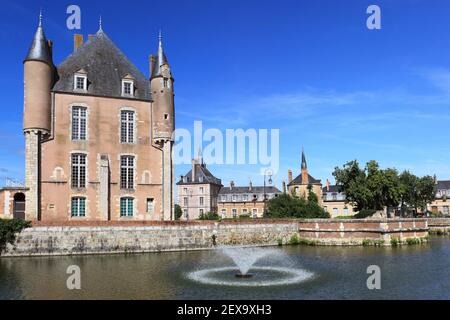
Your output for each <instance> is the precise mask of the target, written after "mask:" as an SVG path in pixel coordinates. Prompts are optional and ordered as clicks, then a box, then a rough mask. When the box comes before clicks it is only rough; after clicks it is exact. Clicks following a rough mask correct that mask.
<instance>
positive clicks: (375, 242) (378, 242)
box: [362, 239, 385, 247]
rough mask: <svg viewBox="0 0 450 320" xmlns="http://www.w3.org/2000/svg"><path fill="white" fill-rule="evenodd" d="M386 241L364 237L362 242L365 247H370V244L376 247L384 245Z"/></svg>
mask: <svg viewBox="0 0 450 320" xmlns="http://www.w3.org/2000/svg"><path fill="white" fill-rule="evenodd" d="M384 243H385V241H384V240H369V239H364V240H363V242H362V245H363V247H368V246H375V247H381V246H383V245H384Z"/></svg>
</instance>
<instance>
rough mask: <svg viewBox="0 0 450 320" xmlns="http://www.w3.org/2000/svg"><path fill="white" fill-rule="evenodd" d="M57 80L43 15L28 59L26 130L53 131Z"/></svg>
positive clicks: (25, 85)
mask: <svg viewBox="0 0 450 320" xmlns="http://www.w3.org/2000/svg"><path fill="white" fill-rule="evenodd" d="M53 82H54V66H53V61H52V49H51V43H50V42H49V41H47V39H46V38H45V34H44V29H43V28H42V18H40V21H39V27H38V29H37V31H36V34H35V36H34V39H33V43H32V44H31V48H30V50H29V52H28V55H27V57H26V58H25V61H24V116H23V129H24V131H29V130H38V131H41V132H43V133H50V130H51V89H52V86H53Z"/></svg>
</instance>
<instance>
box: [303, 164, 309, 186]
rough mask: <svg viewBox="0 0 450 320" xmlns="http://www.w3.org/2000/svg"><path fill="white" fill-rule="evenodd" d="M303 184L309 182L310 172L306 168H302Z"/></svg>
mask: <svg viewBox="0 0 450 320" xmlns="http://www.w3.org/2000/svg"><path fill="white" fill-rule="evenodd" d="M302 184H309V174H308V169H306V168H302Z"/></svg>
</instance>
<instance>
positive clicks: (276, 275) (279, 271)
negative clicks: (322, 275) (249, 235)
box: [187, 247, 314, 287]
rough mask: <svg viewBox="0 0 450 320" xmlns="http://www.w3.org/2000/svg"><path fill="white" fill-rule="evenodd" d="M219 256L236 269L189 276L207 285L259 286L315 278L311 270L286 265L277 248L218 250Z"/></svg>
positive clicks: (221, 269)
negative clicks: (228, 261)
mask: <svg viewBox="0 0 450 320" xmlns="http://www.w3.org/2000/svg"><path fill="white" fill-rule="evenodd" d="M217 253H219V254H220V255H221V256H222V257H226V258H228V259H230V260H232V261H233V263H234V266H230V267H221V268H212V269H203V270H198V271H194V272H191V273H189V274H187V277H188V278H189V279H190V280H193V281H196V282H198V283H201V284H207V285H220V286H237V287H256V286H279V285H289V284H296V283H300V282H303V281H306V280H309V279H311V278H313V276H314V274H313V273H311V272H309V271H306V270H303V269H298V268H292V267H289V266H286V264H289V258H288V256H287V255H286V254H285V253H284V252H283V251H281V250H277V249H271V248H259V247H219V248H218V249H217ZM260 262H265V263H266V264H267V263H270V266H262V265H260V264H259V263H260ZM274 264H276V265H274ZM280 264H281V265H280ZM277 265H278V266H277ZM250 271H251V273H250Z"/></svg>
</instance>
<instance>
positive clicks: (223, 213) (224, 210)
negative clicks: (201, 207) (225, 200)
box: [221, 209, 227, 219]
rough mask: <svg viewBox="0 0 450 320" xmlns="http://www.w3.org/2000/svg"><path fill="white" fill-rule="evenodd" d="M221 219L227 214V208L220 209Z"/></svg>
mask: <svg viewBox="0 0 450 320" xmlns="http://www.w3.org/2000/svg"><path fill="white" fill-rule="evenodd" d="M221 215H222V219H224V218H225V217H226V216H227V209H222V213H221Z"/></svg>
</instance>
